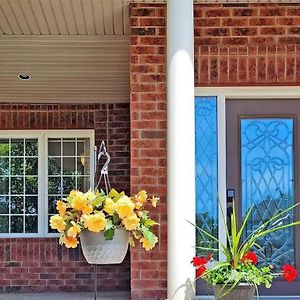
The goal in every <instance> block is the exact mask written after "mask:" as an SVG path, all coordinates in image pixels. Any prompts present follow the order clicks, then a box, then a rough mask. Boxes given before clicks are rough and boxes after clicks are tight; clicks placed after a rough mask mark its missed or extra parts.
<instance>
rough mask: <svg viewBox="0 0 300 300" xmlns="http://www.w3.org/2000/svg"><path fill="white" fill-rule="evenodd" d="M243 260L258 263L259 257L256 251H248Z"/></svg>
mask: <svg viewBox="0 0 300 300" xmlns="http://www.w3.org/2000/svg"><path fill="white" fill-rule="evenodd" d="M241 261H242V262H247V261H248V262H249V261H250V262H251V263H253V264H254V265H256V264H257V261H258V258H257V255H256V254H255V253H254V252H250V251H249V252H247V253H246V254H245V255H244V256H243V257H242V259H241Z"/></svg>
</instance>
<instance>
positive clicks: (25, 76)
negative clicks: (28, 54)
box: [18, 73, 31, 80]
mask: <svg viewBox="0 0 300 300" xmlns="http://www.w3.org/2000/svg"><path fill="white" fill-rule="evenodd" d="M18 78H19V79H21V80H29V79H31V76H30V75H29V74H28V73H20V74H19V75H18Z"/></svg>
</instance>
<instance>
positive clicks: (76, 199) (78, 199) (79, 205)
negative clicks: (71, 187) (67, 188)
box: [71, 191, 88, 211]
mask: <svg viewBox="0 0 300 300" xmlns="http://www.w3.org/2000/svg"><path fill="white" fill-rule="evenodd" d="M72 192H73V191H72ZM72 192H71V193H72ZM87 204H88V203H87V199H86V197H85V196H84V194H83V193H82V192H79V191H76V192H75V194H74V196H73V199H72V201H71V206H72V208H74V209H77V210H79V211H83V209H84V208H85V207H86V205H87Z"/></svg>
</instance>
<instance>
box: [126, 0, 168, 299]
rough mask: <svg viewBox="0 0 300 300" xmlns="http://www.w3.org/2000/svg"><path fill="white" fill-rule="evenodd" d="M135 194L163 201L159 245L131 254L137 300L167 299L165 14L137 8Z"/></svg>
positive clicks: (152, 8) (134, 11)
mask: <svg viewBox="0 0 300 300" xmlns="http://www.w3.org/2000/svg"><path fill="white" fill-rule="evenodd" d="M130 13H131V18H130V23H131V26H132V29H131V32H132V36H131V66H130V71H131V75H130V82H131V104H130V110H131V189H132V192H135V191H138V190H139V189H142V188H143V189H146V190H147V191H149V193H151V194H155V195H158V196H159V197H160V203H159V205H158V207H157V209H156V210H155V214H154V216H155V218H156V219H157V220H158V221H159V222H160V224H161V226H160V227H159V228H158V236H159V240H160V242H159V244H158V245H157V246H156V247H155V248H154V250H153V251H152V252H149V253H146V252H145V251H144V250H141V248H140V247H136V248H134V249H132V250H131V290H132V292H131V295H132V299H143V300H145V299H158V298H162V299H165V294H166V292H165V291H166V287H167V278H166V277H167V263H166V256H167V245H166V240H167V236H166V234H167V224H166V222H167V219H166V212H167V208H166V83H165V81H166V75H165V47H164V45H165V10H164V6H161V5H145V4H135V5H132V6H131V10H130Z"/></svg>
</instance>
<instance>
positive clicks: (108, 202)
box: [104, 198, 115, 215]
mask: <svg viewBox="0 0 300 300" xmlns="http://www.w3.org/2000/svg"><path fill="white" fill-rule="evenodd" d="M104 211H105V212H107V213H108V214H109V215H112V214H113V213H114V212H115V202H114V200H113V199H111V198H106V199H105V204H104Z"/></svg>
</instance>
